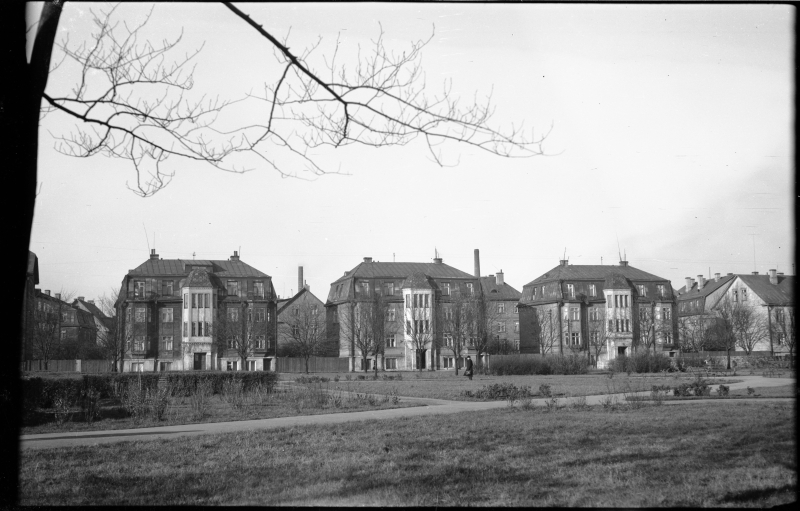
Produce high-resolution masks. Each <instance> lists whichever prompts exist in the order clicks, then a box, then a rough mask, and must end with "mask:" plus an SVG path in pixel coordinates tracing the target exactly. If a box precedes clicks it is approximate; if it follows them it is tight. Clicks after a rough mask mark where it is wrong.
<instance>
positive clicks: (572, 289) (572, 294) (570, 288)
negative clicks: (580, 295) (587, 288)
mask: <svg viewBox="0 0 800 511" xmlns="http://www.w3.org/2000/svg"><path fill="white" fill-rule="evenodd" d="M567 295H569V297H570V298H575V285H574V284H567Z"/></svg>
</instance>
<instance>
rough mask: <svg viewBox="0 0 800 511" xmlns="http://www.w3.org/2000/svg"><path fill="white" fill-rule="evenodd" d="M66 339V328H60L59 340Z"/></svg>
mask: <svg viewBox="0 0 800 511" xmlns="http://www.w3.org/2000/svg"><path fill="white" fill-rule="evenodd" d="M66 338H67V329H66V328H62V329H61V340H62V341H63V340H64V339H66Z"/></svg>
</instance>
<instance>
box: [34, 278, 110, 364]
mask: <svg viewBox="0 0 800 511" xmlns="http://www.w3.org/2000/svg"><path fill="white" fill-rule="evenodd" d="M35 300H36V311H35V313H34V319H35V321H34V323H35V325H34V334H33V343H32V350H31V354H32V358H31V359H48V360H55V359H77V358H86V357H92V356H93V355H94V354H95V353H96V344H97V329H96V328H95V324H94V318H93V317H92V315H91V314H90V313H88V312H86V311H84V310H81V309H79V308H77V307H73V306H72V305H70V304H69V303H67V302H65V301H64V300H62V299H61V294H60V293H56V294H55V295H54V296H51V295H50V291H49V290H45V291H44V292H42V291H40V290H38V289H37V290H36V291H35Z"/></svg>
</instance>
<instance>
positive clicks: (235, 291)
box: [225, 280, 239, 296]
mask: <svg viewBox="0 0 800 511" xmlns="http://www.w3.org/2000/svg"><path fill="white" fill-rule="evenodd" d="M225 287H226V290H227V291H228V295H230V296H239V281H238V280H229V281H228V282H227V286H225Z"/></svg>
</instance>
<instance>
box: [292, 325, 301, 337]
mask: <svg viewBox="0 0 800 511" xmlns="http://www.w3.org/2000/svg"><path fill="white" fill-rule="evenodd" d="M292 337H294V338H295V339H297V338H298V337H300V327H299V326H297V325H292Z"/></svg>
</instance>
